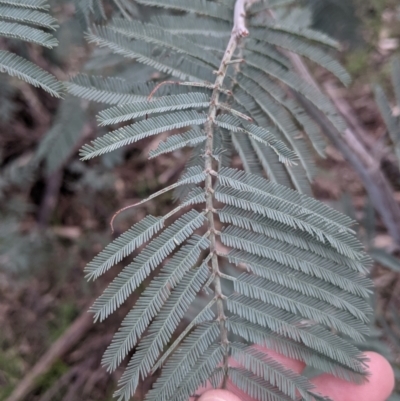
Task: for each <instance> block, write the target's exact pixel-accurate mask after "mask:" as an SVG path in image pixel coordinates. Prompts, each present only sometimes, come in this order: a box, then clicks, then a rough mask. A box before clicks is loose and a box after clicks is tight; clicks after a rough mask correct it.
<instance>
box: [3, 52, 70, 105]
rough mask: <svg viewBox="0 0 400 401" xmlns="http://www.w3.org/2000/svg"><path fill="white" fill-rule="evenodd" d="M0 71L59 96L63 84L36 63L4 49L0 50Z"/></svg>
mask: <svg viewBox="0 0 400 401" xmlns="http://www.w3.org/2000/svg"><path fill="white" fill-rule="evenodd" d="M0 71H2V72H6V73H7V74H9V75H11V76H13V77H17V78H19V79H22V80H23V81H25V82H27V83H28V84H31V85H33V86H35V87H37V88H42V89H43V90H45V91H46V92H48V93H50V94H51V95H52V96H54V97H57V98H60V97H61V96H62V92H63V84H62V83H61V82H60V81H57V79H56V78H55V77H54V76H53V75H51V74H49V73H48V72H47V71H45V70H43V69H41V68H40V67H38V66H37V65H36V64H33V63H31V62H30V61H28V60H25V59H24V58H22V57H20V56H17V55H16V54H13V53H10V52H8V51H5V50H0Z"/></svg>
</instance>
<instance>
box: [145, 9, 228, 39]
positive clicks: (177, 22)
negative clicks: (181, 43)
mask: <svg viewBox="0 0 400 401" xmlns="http://www.w3.org/2000/svg"><path fill="white" fill-rule="evenodd" d="M151 23H152V24H154V25H159V26H162V27H163V28H164V29H165V30H167V31H169V32H171V33H173V34H175V35H200V36H213V37H217V38H220V37H221V38H229V36H230V35H231V30H232V29H231V27H230V25H229V24H228V23H225V22H223V21H218V20H214V19H210V18H204V17H197V16H195V15H190V14H188V15H186V16H185V18H182V17H180V16H174V15H155V16H152V17H151Z"/></svg>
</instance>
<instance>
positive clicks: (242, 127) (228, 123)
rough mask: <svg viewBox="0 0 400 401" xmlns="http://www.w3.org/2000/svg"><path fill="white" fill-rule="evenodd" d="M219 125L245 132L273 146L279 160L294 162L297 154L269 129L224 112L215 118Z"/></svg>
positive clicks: (288, 162) (287, 162) (264, 143)
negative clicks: (246, 122) (245, 122)
mask: <svg viewBox="0 0 400 401" xmlns="http://www.w3.org/2000/svg"><path fill="white" fill-rule="evenodd" d="M215 123H216V124H217V126H219V127H221V128H225V129H227V130H229V131H234V132H239V131H240V132H244V133H246V134H247V135H249V136H250V137H251V138H252V139H254V140H255V141H258V142H260V143H262V144H263V145H265V146H269V147H270V148H272V149H273V150H274V151H275V153H276V154H277V155H278V157H279V160H280V161H281V162H282V163H285V164H293V163H295V161H296V160H297V155H296V153H294V152H293V151H292V150H290V149H289V148H288V147H287V146H286V145H285V144H284V143H283V142H281V141H278V140H277V139H276V138H275V137H274V136H273V135H272V134H271V133H270V132H269V131H267V130H266V129H264V128H261V127H258V126H257V125H253V124H243V123H242V122H241V121H240V120H239V119H238V118H236V117H234V116H228V115H226V114H222V115H221V116H218V117H217V119H216V120H215Z"/></svg>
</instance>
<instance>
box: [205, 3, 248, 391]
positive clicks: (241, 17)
mask: <svg viewBox="0 0 400 401" xmlns="http://www.w3.org/2000/svg"><path fill="white" fill-rule="evenodd" d="M246 3H247V0H237V1H236V5H235V15H234V26H233V29H232V33H231V37H230V39H229V43H228V45H227V47H226V50H225V53H224V56H223V58H222V60H221V64H220V66H219V69H218V71H217V73H216V74H217V78H216V80H215V84H214V90H213V92H212V95H211V103H210V108H209V110H208V114H207V117H208V121H207V123H206V124H205V132H206V135H207V141H206V147H205V171H206V174H207V175H206V181H205V191H206V207H207V209H206V210H207V220H208V230H209V232H210V252H211V254H212V259H211V264H212V274H213V275H214V277H215V278H214V282H213V284H214V294H215V299H216V300H217V301H216V303H217V319H218V321H219V325H220V336H221V344H222V346H223V347H224V349H225V352H224V361H223V369H224V380H223V383H222V387H223V388H224V387H226V379H227V372H228V344H229V341H228V330H227V328H226V325H225V321H226V315H225V309H224V298H225V297H224V294H223V293H222V286H221V271H220V269H219V264H218V256H217V253H216V228H215V221H214V210H215V209H214V195H213V193H214V191H213V179H212V175H213V174H212V173H213V162H212V153H213V142H214V121H215V118H216V116H217V111H218V107H219V97H220V93H221V92H222V90H223V83H224V79H225V77H226V74H227V70H228V67H229V65H230V64H231V61H232V57H233V54H234V53H235V50H236V48H237V46H238V43H239V41H240V39H241V38H242V37H243V36H247V35H248V33H249V32H248V30H247V28H246V26H245V7H246Z"/></svg>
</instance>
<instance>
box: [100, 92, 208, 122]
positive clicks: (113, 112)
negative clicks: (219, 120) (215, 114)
mask: <svg viewBox="0 0 400 401" xmlns="http://www.w3.org/2000/svg"><path fill="white" fill-rule="evenodd" d="M209 105H210V98H209V96H207V95H206V94H205V93H197V92H191V93H188V94H182V95H171V96H163V97H159V98H155V99H152V100H151V101H148V100H145V101H142V102H135V103H127V104H123V105H120V106H116V107H112V108H110V109H106V110H104V111H101V112H100V113H99V115H98V118H97V119H98V121H99V124H100V125H101V126H105V125H112V124H119V123H121V122H125V121H128V120H133V119H135V118H138V117H143V116H146V115H148V114H154V113H165V112H167V111H177V110H184V109H195V108H206V107H208V106H209Z"/></svg>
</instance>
